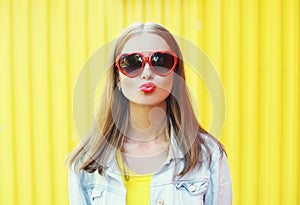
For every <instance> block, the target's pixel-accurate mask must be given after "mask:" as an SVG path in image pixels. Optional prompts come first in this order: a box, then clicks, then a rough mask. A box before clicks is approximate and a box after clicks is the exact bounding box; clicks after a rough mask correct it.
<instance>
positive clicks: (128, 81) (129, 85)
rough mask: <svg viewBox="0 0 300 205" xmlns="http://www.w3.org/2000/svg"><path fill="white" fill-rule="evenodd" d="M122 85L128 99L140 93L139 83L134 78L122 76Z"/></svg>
mask: <svg viewBox="0 0 300 205" xmlns="http://www.w3.org/2000/svg"><path fill="white" fill-rule="evenodd" d="M120 85H121V88H122V92H123V94H124V95H125V97H127V98H128V99H131V98H133V96H134V95H135V94H136V93H137V92H138V91H139V88H138V83H137V81H136V80H134V79H133V78H127V77H125V76H123V75H122V74H121V75H120Z"/></svg>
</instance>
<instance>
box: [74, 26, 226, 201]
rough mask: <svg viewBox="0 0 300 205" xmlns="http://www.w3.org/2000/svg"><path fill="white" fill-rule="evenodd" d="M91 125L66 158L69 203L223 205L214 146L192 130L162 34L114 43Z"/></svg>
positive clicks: (177, 55)
mask: <svg viewBox="0 0 300 205" xmlns="http://www.w3.org/2000/svg"><path fill="white" fill-rule="evenodd" d="M110 61H111V65H112V66H111V68H110V69H109V79H108V82H107V84H106V88H105V94H104V95H103V98H101V99H102V100H103V101H104V102H105V103H102V106H101V108H100V113H99V114H98V119H97V123H96V125H95V126H94V128H93V129H92V131H91V132H90V134H89V135H88V136H87V137H86V138H84V140H83V142H82V143H81V144H80V145H79V146H78V147H77V148H76V149H75V150H74V151H73V152H72V153H71V155H70V158H69V159H70V164H71V168H70V170H69V197H70V202H71V204H72V205H73V204H114V205H115V204H116V205H123V204H129V205H133V204H134V205H135V204H138V205H143V204H172V205H176V204H180V205H182V204H207V205H208V204H222V205H226V204H231V179H230V174H229V168H228V164H227V159H226V154H225V151H224V149H223V147H222V145H221V144H220V143H219V142H218V141H217V140H216V139H215V138H214V137H212V136H211V135H210V134H209V133H208V132H206V131H205V130H204V129H203V128H202V127H201V126H200V125H199V123H198V121H197V119H196V117H195V114H194V112H193V109H192V105H191V102H190V99H189V95H188V90H187V87H186V83H185V74H184V64H183V59H182V54H181V51H180V48H179V46H178V44H177V42H176V41H175V39H174V37H173V36H172V35H171V34H170V33H169V31H167V30H166V29H165V28H164V27H162V26H161V25H158V24H154V23H147V24H141V23H137V24H134V25H131V26H129V27H128V28H126V29H125V30H124V32H123V33H121V35H120V36H119V38H118V40H117V42H116V44H115V46H114V49H113V55H112V57H111V59H110Z"/></svg>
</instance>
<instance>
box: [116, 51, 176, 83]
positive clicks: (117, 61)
mask: <svg viewBox="0 0 300 205" xmlns="http://www.w3.org/2000/svg"><path fill="white" fill-rule="evenodd" d="M156 53H161V54H166V53H167V54H170V55H172V56H173V58H174V64H173V67H172V68H171V69H170V70H169V71H168V72H167V73H164V74H162V73H160V72H158V71H157V70H156V69H155V68H154V66H152V62H151V60H150V59H151V57H152V56H153V55H154V54H156ZM134 54H138V55H140V56H141V57H142V59H143V61H142V66H141V68H139V69H138V71H137V73H135V74H134V75H129V74H128V73H126V72H125V71H124V70H123V69H122V68H121V66H120V60H121V57H122V56H124V55H134ZM146 62H148V64H149V66H150V68H151V70H152V71H153V72H154V73H156V74H157V75H160V76H167V75H168V74H170V73H171V72H172V71H173V70H174V69H175V67H176V66H177V62H178V57H177V55H176V54H175V53H174V52H173V51H169V50H167V51H153V52H151V53H150V55H149V56H145V55H144V54H142V53H140V52H133V53H121V54H120V55H118V56H117V58H116V63H115V64H116V66H117V68H118V70H119V71H120V72H121V73H123V74H124V75H125V76H127V77H129V78H134V77H136V76H138V75H139V74H140V73H141V72H142V71H143V69H144V68H145V64H146Z"/></svg>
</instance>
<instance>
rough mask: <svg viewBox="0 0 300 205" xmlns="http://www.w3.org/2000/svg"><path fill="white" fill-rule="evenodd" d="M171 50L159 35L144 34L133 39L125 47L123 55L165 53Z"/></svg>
mask: <svg viewBox="0 0 300 205" xmlns="http://www.w3.org/2000/svg"><path fill="white" fill-rule="evenodd" d="M165 50H170V48H169V46H168V44H167V42H166V41H165V40H164V39H163V38H162V37H160V36H159V35H157V34H152V33H142V34H139V35H137V36H133V37H131V38H130V39H129V40H128V41H127V42H126V43H125V45H124V48H123V49H122V53H131V52H137V51H165Z"/></svg>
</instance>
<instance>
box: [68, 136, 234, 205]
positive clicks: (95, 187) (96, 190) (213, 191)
mask: <svg viewBox="0 0 300 205" xmlns="http://www.w3.org/2000/svg"><path fill="white" fill-rule="evenodd" d="M171 145H172V146H173V147H174V148H175V149H174V150H177V153H176V156H175V154H173V152H172V151H171V150H170V151H169V154H168V157H167V160H166V161H165V163H164V164H163V165H162V166H161V167H160V168H159V169H158V170H157V171H156V172H155V173H154V174H153V177H152V180H151V183H150V205H156V204H158V205H184V204H188V205H194V204H199V205H200V204H204V205H221V204H222V205H229V204H231V203H232V190H231V178H230V173H229V167H228V163H227V158H226V155H225V154H223V155H221V152H220V150H219V148H218V146H216V144H215V143H212V142H211V143H210V146H213V147H212V150H213V151H212V153H211V157H212V159H211V164H210V166H209V165H208V164H209V163H208V160H206V161H204V163H203V164H202V166H199V167H196V168H194V169H193V170H191V171H190V172H188V173H187V174H185V175H184V176H183V177H181V178H180V177H175V179H173V173H174V169H175V160H177V163H178V164H177V166H178V168H183V162H184V161H183V154H182V152H180V151H178V150H179V148H178V145H177V144H176V140H175V139H174V138H173V137H171ZM207 156H208V155H207ZM107 167H108V168H107V169H106V171H105V175H104V176H102V175H100V174H99V173H98V172H97V171H95V172H93V173H88V172H86V171H83V170H81V171H79V172H76V171H74V169H73V167H70V169H69V199H70V204H71V205H94V204H98V205H107V204H109V205H125V204H126V188H125V186H124V183H123V180H122V176H121V174H120V171H119V168H118V164H117V161H116V159H115V157H114V156H112V157H111V158H110V160H109V163H108V166H107ZM179 170H180V169H179Z"/></svg>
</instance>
